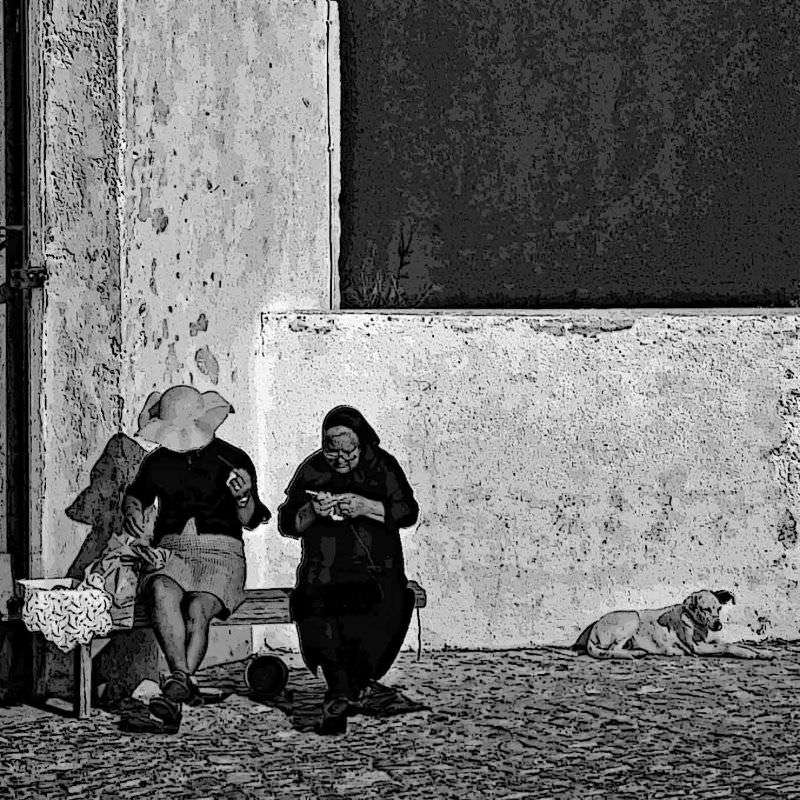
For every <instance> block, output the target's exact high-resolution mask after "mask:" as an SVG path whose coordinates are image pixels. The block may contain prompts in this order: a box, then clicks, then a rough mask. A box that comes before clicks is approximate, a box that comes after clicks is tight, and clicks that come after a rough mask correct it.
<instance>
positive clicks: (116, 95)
mask: <svg viewBox="0 0 800 800" xmlns="http://www.w3.org/2000/svg"><path fill="white" fill-rule="evenodd" d="M37 8H38V13H39V14H40V15H41V16H40V24H39V28H40V39H41V44H40V47H41V52H42V56H41V57H42V64H41V70H42V107H41V109H40V113H41V115H42V120H43V122H42V125H43V132H44V135H43V137H42V140H43V142H44V145H43V146H44V150H43V154H42V158H43V164H42V179H41V180H42V181H43V187H42V197H43V199H42V204H43V217H44V231H43V233H44V236H43V238H44V241H45V246H46V252H45V258H46V262H47V265H48V268H49V270H50V273H51V278H50V280H49V282H48V285H47V288H46V311H45V315H44V319H43V322H42V327H43V344H42V350H43V351H42V359H43V364H44V366H43V370H44V375H43V393H42V396H41V400H40V405H41V410H42V417H43V431H42V434H43V441H44V443H45V445H44V447H45V456H44V460H45V469H44V476H43V487H42V494H43V508H42V541H43V545H42V548H43V553H42V572H43V573H44V574H46V575H61V574H64V573H65V572H66V571H67V569H68V568H69V567H70V565H71V564H72V563H73V559H75V558H76V556H77V555H78V554H79V551H80V550H81V547H82V545H83V543H84V539H85V538H86V536H87V534H88V532H89V528H88V527H87V526H86V525H85V524H81V523H80V522H76V521H73V520H70V519H69V518H68V517H67V516H66V515H65V509H66V508H67V507H68V506H69V505H70V504H71V503H72V502H73V501H74V500H75V498H76V496H77V495H78V493H79V492H80V491H82V490H83V489H86V488H87V485H88V483H89V481H90V470H91V468H92V466H93V465H94V464H95V463H96V462H97V460H98V459H100V458H101V456H102V454H103V452H104V449H105V447H106V445H107V443H108V442H109V441H110V440H111V437H112V436H114V435H115V434H117V433H118V432H120V431H123V432H125V433H129V434H132V433H133V431H134V430H135V422H136V417H137V414H138V411H139V410H140V408H141V405H142V403H143V401H144V399H145V397H146V395H147V394H148V393H149V391H150V390H151V389H152V388H156V387H157V388H159V389H163V388H165V387H166V386H167V385H169V384H171V383H176V382H188V383H195V384H196V385H197V386H198V387H199V388H201V389H210V388H216V389H218V390H219V391H221V392H222V393H223V394H225V395H226V396H229V397H230V398H231V399H232V400H233V401H234V402H235V404H236V406H238V408H237V411H238V412H239V413H238V414H237V415H236V416H235V417H233V418H232V420H231V421H230V422H229V423H228V425H227V426H226V431H225V433H226V435H227V436H228V437H229V438H231V439H232V440H233V441H235V442H237V443H239V444H242V445H243V446H245V447H248V448H252V445H251V442H252V441H253V439H254V438H255V437H257V436H258V433H257V431H255V430H254V429H253V426H252V422H251V417H250V414H249V408H250V404H249V403H248V402H247V401H246V400H244V401H242V399H241V398H247V397H249V396H251V394H252V392H253V386H252V384H253V376H252V372H251V369H250V361H251V359H252V357H253V356H254V355H255V353H256V350H257V342H258V337H259V324H260V323H259V315H260V313H261V311H262V310H263V309H264V308H265V307H266V308H275V309H282V308H311V309H314V308H328V307H329V302H330V294H329V292H330V270H329V266H328V265H329V263H330V252H329V224H330V222H331V220H330V216H329V194H328V174H329V172H328V170H329V161H328V152H329V151H328V129H327V124H328V123H327V112H328V99H327V95H326V83H327V80H326V79H327V61H328V58H329V57H330V59H331V62H332V69H333V71H334V74H338V61H337V59H338V39H337V34H336V30H335V26H334V27H333V28H332V31H331V42H332V44H331V53H330V55H329V53H328V49H327V37H328V30H327V25H326V16H327V7H326V4H325V3H322V2H312V1H309V2H303V3H296V2H291V0H280V2H274V3H269V4H264V3H259V2H255V0H243V1H242V2H233V3H227V4H224V5H222V6H213V5H212V4H201V5H200V6H198V5H196V4H194V3H191V2H188V1H187V2H167V1H166V0H152V1H151V2H145V3H141V2H140V3H137V4H135V5H132V4H118V3H117V2H113V1H110V2H80V3H78V2H71V0H53V1H52V2H46V3H43V4H42V5H41V7H37ZM105 501H106V503H107V504H108V505H111V504H114V503H116V496H108V497H106V498H105Z"/></svg>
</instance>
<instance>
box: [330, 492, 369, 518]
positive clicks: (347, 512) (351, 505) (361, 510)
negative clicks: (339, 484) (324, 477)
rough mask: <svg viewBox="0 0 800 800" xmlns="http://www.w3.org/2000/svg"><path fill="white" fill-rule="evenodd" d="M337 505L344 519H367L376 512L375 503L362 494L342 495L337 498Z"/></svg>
mask: <svg viewBox="0 0 800 800" xmlns="http://www.w3.org/2000/svg"><path fill="white" fill-rule="evenodd" d="M336 505H338V506H339V511H340V512H341V514H342V516H343V517H347V518H348V519H349V518H352V517H366V516H368V515H369V514H370V513H371V512H372V511H374V505H375V504H374V501H372V500H367V498H366V497H362V496H361V495H360V494H352V493H348V494H340V495H338V496H337V497H336Z"/></svg>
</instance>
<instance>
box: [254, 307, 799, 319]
mask: <svg viewBox="0 0 800 800" xmlns="http://www.w3.org/2000/svg"><path fill="white" fill-rule="evenodd" d="M309 316H314V317H326V318H328V317H376V316H380V317H400V316H403V317H497V318H503V317H534V318H535V317H562V318H563V317H567V318H569V317H577V318H581V319H585V318H586V317H602V318H613V319H619V318H624V319H630V318H632V317H633V318H638V317H756V318H763V317H798V316H800V308H744V307H743V308H724V307H719V308H717V307H708V308H666V307H665V308H660V307H659V308H542V309H524V308H523V309H513V308H502V309H484V308H480V309H474V308H464V309H459V308H410V309H409V308H362V309H355V308H354V309H335V310H320V309H297V310H294V311H286V310H283V311H264V312H262V314H261V317H262V319H276V318H280V317H285V318H290V317H309Z"/></svg>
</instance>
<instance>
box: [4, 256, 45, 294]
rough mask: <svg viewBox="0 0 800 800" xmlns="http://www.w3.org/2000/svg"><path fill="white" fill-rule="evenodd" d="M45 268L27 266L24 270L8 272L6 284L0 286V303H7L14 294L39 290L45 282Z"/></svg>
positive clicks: (32, 265)
mask: <svg viewBox="0 0 800 800" xmlns="http://www.w3.org/2000/svg"><path fill="white" fill-rule="evenodd" d="M47 277H48V275H47V267H43V266H37V265H34V264H28V266H27V267H25V268H24V269H10V270H8V282H7V283H3V284H0V303H6V302H8V301H9V300H10V299H11V298H12V297H13V296H14V292H19V291H22V290H24V289H41V288H42V287H43V286H44V285H45V283H46V282H47Z"/></svg>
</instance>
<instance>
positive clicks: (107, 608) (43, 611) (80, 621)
mask: <svg viewBox="0 0 800 800" xmlns="http://www.w3.org/2000/svg"><path fill="white" fill-rule="evenodd" d="M169 557H170V551H169V550H167V549H165V548H163V547H151V546H150V545H148V544H147V543H146V542H143V541H141V540H140V539H136V538H135V537H133V536H130V535H129V534H124V533H123V534H118V535H113V536H112V537H111V539H110V540H109V542H108V545H107V546H106V548H105V550H104V552H103V554H102V555H101V556H100V558H98V559H97V560H96V561H93V562H92V563H91V564H89V566H88V567H87V568H86V571H85V573H84V578H83V580H82V581H81V582H80V583H79V584H78V585H77V586H74V587H72V586H64V587H59V588H52V589H48V590H46V591H34V592H30V593H29V594H28V595H27V597H26V598H25V604H24V605H23V608H22V621H23V622H24V623H25V626H26V627H27V628H28V630H30V631H39V632H40V633H42V635H43V636H44V637H45V638H46V639H47V640H48V641H50V642H52V643H53V644H55V645H56V647H58V649H59V650H61V651H62V652H64V653H68V652H69V651H70V650H72V649H73V648H74V647H76V646H77V645H78V644H88V643H89V642H91V641H92V639H94V638H95V637H97V636H104V635H106V634H107V633H108V632H109V631H110V630H111V629H112V628H114V627H117V628H120V627H131V626H132V625H133V618H134V607H135V603H136V597H137V594H138V586H139V579H140V577H141V574H142V572H143V571H144V570H145V569H146V570H147V571H151V570H153V569H161V568H162V567H163V566H164V565H165V564H166V563H167V560H168V559H169Z"/></svg>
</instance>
